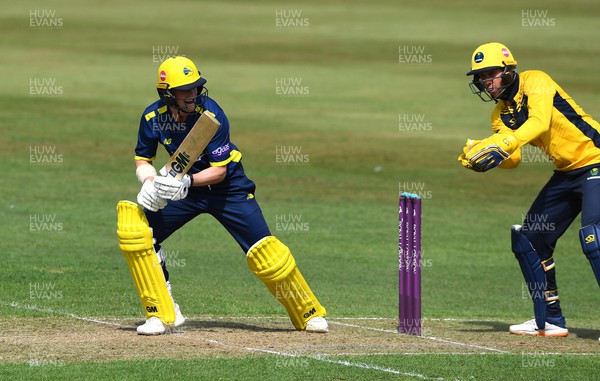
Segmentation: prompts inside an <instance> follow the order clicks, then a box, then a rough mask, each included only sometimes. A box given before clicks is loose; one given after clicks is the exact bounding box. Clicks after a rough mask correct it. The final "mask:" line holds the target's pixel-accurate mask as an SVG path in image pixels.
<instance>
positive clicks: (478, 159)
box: [458, 134, 518, 172]
mask: <svg viewBox="0 0 600 381" xmlns="http://www.w3.org/2000/svg"><path fill="white" fill-rule="evenodd" d="M517 148H518V144H517V139H516V138H515V137H514V136H513V135H512V134H494V135H492V136H490V137H489V138H487V139H483V140H481V141H473V140H470V139H469V140H467V145H466V146H465V148H464V149H463V154H462V155H461V156H459V157H458V160H459V161H460V162H461V164H462V165H463V167H465V168H468V169H472V170H474V171H476V172H486V171H489V170H490V169H492V168H495V167H497V166H498V165H500V163H502V161H504V160H505V159H507V158H508V157H509V156H510V154H511V153H513V152H514V151H515V150H516V149H517ZM465 151H466V152H465Z"/></svg>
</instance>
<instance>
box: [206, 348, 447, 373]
mask: <svg viewBox="0 0 600 381" xmlns="http://www.w3.org/2000/svg"><path fill="white" fill-rule="evenodd" d="M206 341H208V342H209V343H213V344H218V345H222V346H226V347H233V348H236V349H240V348H241V349H244V350H246V351H249V352H259V353H267V354H271V355H276V356H283V357H302V358H310V359H313V360H317V361H322V362H326V363H330V364H336V365H343V366H349V367H355V368H362V369H367V370H375V371H379V372H385V373H392V374H397V375H400V376H406V377H413V378H417V379H420V380H437V381H445V379H444V378H441V377H436V378H432V377H428V376H425V375H423V374H419V373H413V372H402V371H400V370H397V369H391V368H384V367H380V366H377V365H370V364H365V363H355V362H350V361H346V360H332V359H328V358H325V357H324V355H316V356H308V355H299V354H294V353H287V352H279V351H274V350H270V349H260V348H252V347H236V346H232V345H229V344H226V343H223V342H221V341H217V340H206Z"/></svg>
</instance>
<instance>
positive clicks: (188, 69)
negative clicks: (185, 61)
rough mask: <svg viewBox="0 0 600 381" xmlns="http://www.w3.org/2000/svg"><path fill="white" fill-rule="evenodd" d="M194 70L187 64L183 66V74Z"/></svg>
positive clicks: (188, 73)
mask: <svg viewBox="0 0 600 381" xmlns="http://www.w3.org/2000/svg"><path fill="white" fill-rule="evenodd" d="M193 72H194V71H193V70H192V69H190V68H189V67H187V66H186V67H184V68H183V74H185V75H190V74H191V73H193Z"/></svg>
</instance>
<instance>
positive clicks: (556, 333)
mask: <svg viewBox="0 0 600 381" xmlns="http://www.w3.org/2000/svg"><path fill="white" fill-rule="evenodd" d="M508 331H509V332H510V333H512V334H515V335H527V336H545V337H566V336H567V335H568V334H569V330H568V329H566V328H561V327H559V326H557V325H554V324H550V323H548V322H546V327H545V328H544V329H538V327H537V324H536V323H535V319H531V320H529V321H526V322H525V323H523V324H515V325H511V326H510V328H508Z"/></svg>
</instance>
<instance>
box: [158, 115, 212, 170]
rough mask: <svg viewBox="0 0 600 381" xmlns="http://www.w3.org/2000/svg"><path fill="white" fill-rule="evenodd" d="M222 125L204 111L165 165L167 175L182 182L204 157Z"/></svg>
mask: <svg viewBox="0 0 600 381" xmlns="http://www.w3.org/2000/svg"><path fill="white" fill-rule="evenodd" d="M220 125H221V123H219V121H218V120H217V119H216V118H215V117H213V116H212V115H211V114H210V113H209V112H208V111H204V112H203V113H202V115H200V118H198V120H197V121H196V123H194V126H193V127H192V129H191V130H190V132H189V133H188V134H187V136H186V137H185V139H183V142H181V144H180V145H179V147H178V148H177V150H176V151H175V153H174V154H173V156H171V158H170V159H169V161H168V162H167V164H166V165H165V169H166V170H167V174H168V175H169V176H172V177H174V178H176V179H177V180H181V178H182V177H183V175H185V174H186V173H187V171H189V170H190V168H191V167H192V165H194V162H195V161H196V160H198V158H199V157H200V155H202V152H203V151H204V149H205V148H206V146H207V145H208V143H210V141H211V139H212V138H213V136H214V135H215V133H216V132H217V130H218V129H219V126H220Z"/></svg>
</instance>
